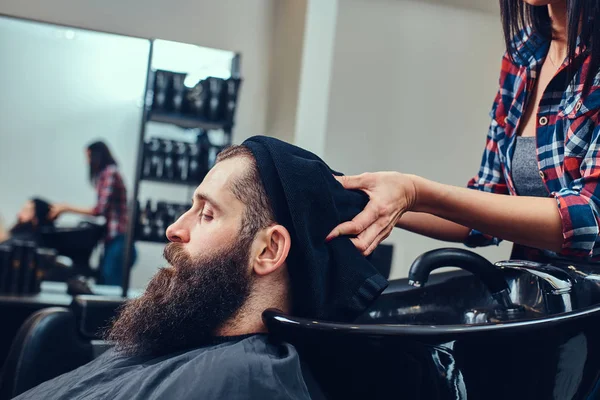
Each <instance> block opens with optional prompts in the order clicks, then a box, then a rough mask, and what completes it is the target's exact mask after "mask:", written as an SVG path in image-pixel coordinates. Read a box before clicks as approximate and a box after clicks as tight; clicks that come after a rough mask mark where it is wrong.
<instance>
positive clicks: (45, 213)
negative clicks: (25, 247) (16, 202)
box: [0, 197, 54, 243]
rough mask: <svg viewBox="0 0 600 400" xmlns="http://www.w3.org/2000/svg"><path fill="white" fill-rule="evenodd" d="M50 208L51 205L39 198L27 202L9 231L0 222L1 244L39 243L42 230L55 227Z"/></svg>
mask: <svg viewBox="0 0 600 400" xmlns="http://www.w3.org/2000/svg"><path fill="white" fill-rule="evenodd" d="M50 207H51V206H50V203H48V202H47V201H46V200H42V199H40V198H37V197H34V198H32V199H29V200H27V202H25V204H23V207H22V208H21V210H20V211H19V213H18V214H17V222H16V223H15V225H13V227H12V228H10V230H9V231H6V230H5V229H4V226H3V225H2V221H1V220H0V243H2V242H4V241H8V240H11V239H19V240H27V241H32V242H36V243H39V241H40V236H39V231H40V228H53V227H54V223H53V222H52V220H51V219H50V216H49V214H50Z"/></svg>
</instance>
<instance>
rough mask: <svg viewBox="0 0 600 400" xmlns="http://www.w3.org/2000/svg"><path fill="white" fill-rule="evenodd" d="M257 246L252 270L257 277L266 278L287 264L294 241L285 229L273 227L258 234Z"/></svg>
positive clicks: (278, 226)
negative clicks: (265, 276)
mask: <svg viewBox="0 0 600 400" xmlns="http://www.w3.org/2000/svg"><path fill="white" fill-rule="evenodd" d="M255 245H256V247H255V249H256V251H255V252H254V253H253V254H254V255H255V256H254V259H253V263H252V268H253V269H254V272H256V274H257V275H259V276H264V275H268V274H270V273H272V272H275V271H277V270H278V269H279V267H281V266H282V265H284V264H285V261H286V260H287V256H288V254H289V252H290V247H291V245H292V240H291V238H290V233H289V232H288V230H287V229H286V228H285V227H283V226H282V225H273V226H270V227H268V228H266V229H263V230H262V231H261V232H260V233H259V234H258V237H257V240H256V241H255Z"/></svg>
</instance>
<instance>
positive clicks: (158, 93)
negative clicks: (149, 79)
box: [152, 70, 172, 111]
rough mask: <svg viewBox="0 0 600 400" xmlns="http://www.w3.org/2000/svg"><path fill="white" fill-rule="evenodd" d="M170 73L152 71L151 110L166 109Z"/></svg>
mask: <svg viewBox="0 0 600 400" xmlns="http://www.w3.org/2000/svg"><path fill="white" fill-rule="evenodd" d="M171 75H172V74H171V73H170V72H169V71H162V70H157V71H155V72H154V96H153V100H152V110H156V111H164V110H165V109H167V96H168V93H169V90H170V86H171Z"/></svg>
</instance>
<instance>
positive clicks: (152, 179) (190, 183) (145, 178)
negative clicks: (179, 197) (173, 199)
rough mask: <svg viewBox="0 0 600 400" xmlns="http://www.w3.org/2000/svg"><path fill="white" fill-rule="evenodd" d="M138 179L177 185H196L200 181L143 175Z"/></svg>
mask: <svg viewBox="0 0 600 400" xmlns="http://www.w3.org/2000/svg"><path fill="white" fill-rule="evenodd" d="M140 180H142V181H146V182H155V183H166V184H168V185H179V186H198V185H199V184H200V182H184V181H178V180H174V179H168V178H152V177H144V178H140Z"/></svg>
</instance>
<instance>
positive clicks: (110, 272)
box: [50, 141, 135, 285]
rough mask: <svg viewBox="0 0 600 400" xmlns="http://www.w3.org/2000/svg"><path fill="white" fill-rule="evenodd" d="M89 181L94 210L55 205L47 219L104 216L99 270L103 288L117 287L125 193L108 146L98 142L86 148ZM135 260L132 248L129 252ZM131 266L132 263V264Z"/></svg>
mask: <svg viewBox="0 0 600 400" xmlns="http://www.w3.org/2000/svg"><path fill="white" fill-rule="evenodd" d="M86 155H87V159H88V164H89V168H90V175H89V178H90V182H91V183H92V185H94V187H95V189H96V192H97V195H98V201H97V203H96V205H95V206H94V207H90V208H85V207H75V206H73V205H70V204H56V205H53V206H52V208H51V209H50V218H52V219H54V218H57V217H58V216H60V215H61V214H63V213H76V214H82V215H91V216H103V217H104V218H105V219H106V234H105V237H104V257H103V259H102V262H101V265H100V269H101V272H102V276H103V277H104V282H103V283H104V284H106V285H120V284H121V282H122V276H123V265H124V253H125V234H126V232H127V223H128V215H127V190H126V188H125V185H124V184H123V178H122V177H121V174H120V172H119V168H118V167H117V162H116V161H115V159H114V157H113V156H112V154H111V153H110V150H109V149H108V146H107V145H106V144H105V143H104V142H102V141H97V142H94V143H92V144H90V145H89V146H88V147H87V150H86ZM132 251H133V257H132V260H135V249H132ZM132 263H133V261H132Z"/></svg>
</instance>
